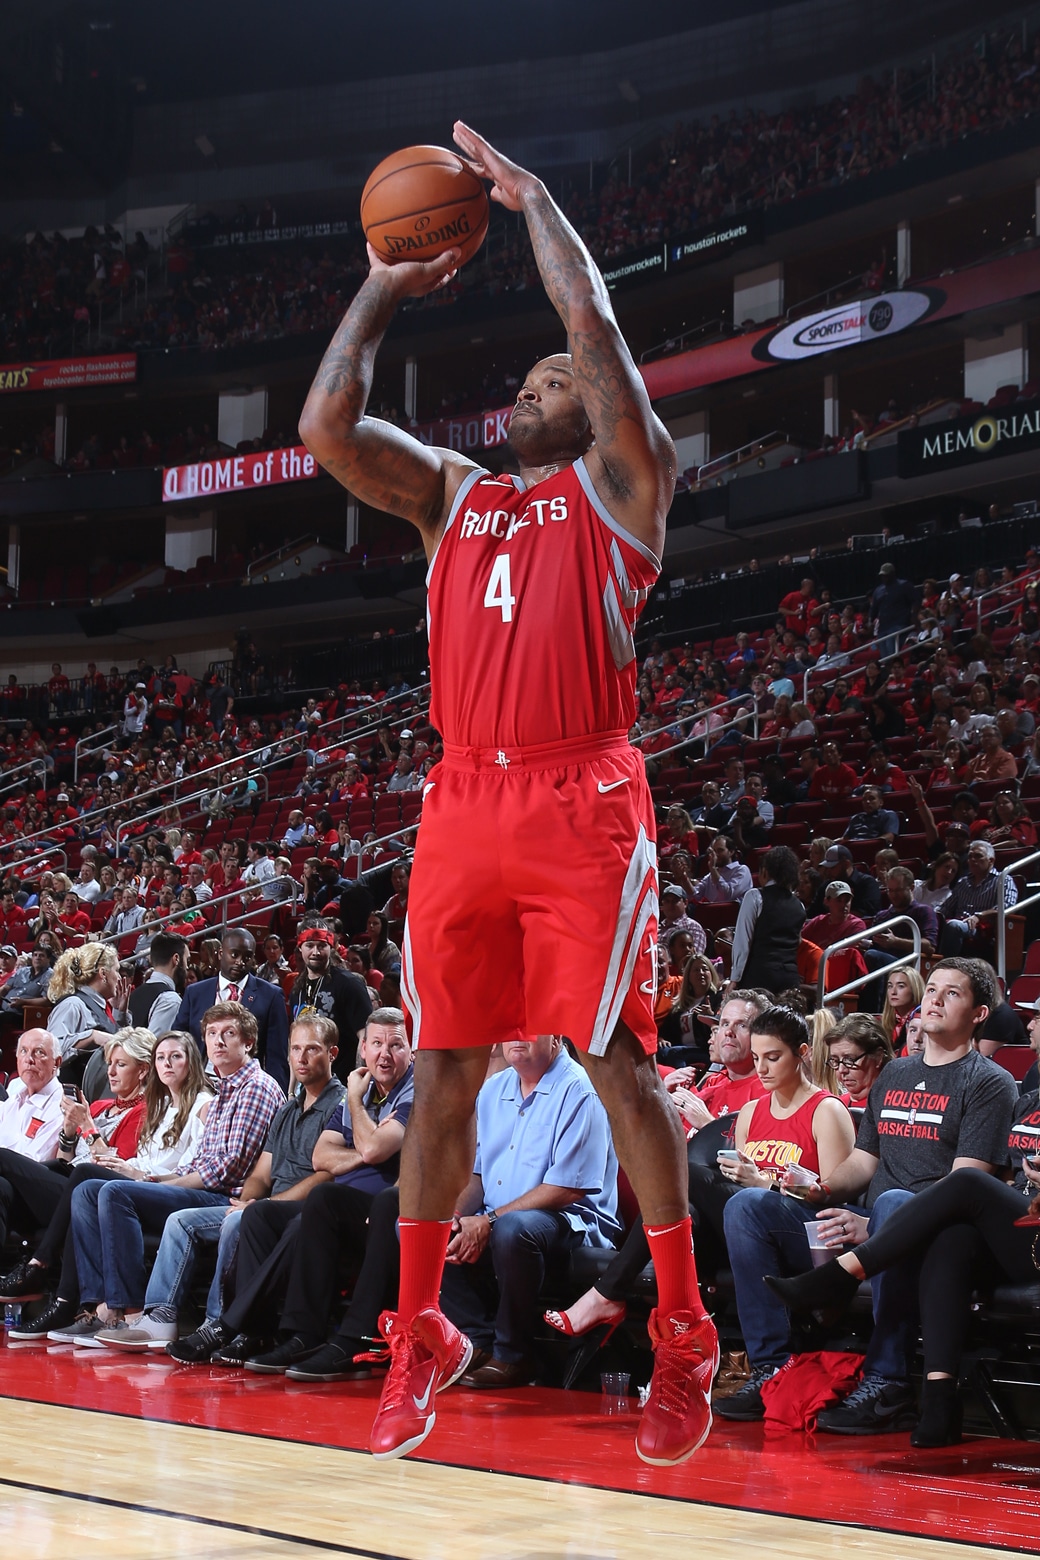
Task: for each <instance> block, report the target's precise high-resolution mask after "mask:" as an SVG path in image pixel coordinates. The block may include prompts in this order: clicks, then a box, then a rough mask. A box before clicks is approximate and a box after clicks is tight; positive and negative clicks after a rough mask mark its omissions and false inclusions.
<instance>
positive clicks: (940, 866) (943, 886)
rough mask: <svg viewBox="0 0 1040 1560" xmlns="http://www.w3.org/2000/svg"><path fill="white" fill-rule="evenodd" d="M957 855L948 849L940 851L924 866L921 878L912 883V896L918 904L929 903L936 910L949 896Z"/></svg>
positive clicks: (954, 874)
mask: <svg viewBox="0 0 1040 1560" xmlns="http://www.w3.org/2000/svg"><path fill="white" fill-rule="evenodd" d="M957 865H958V863H957V857H956V856H955V855H954V854H953V852H952V851H950V850H944V851H942V852H941V853H940V854H939V855H938V856H936V858H935V860H934V861H933V862H931V863H930V864H929V865H928V866H927V867H926V868H925V874H924V877H923V878H918V879H917V881H916V882H915V883H914V898H915V900H916V901H917V903H918V904H921V905H930V906H931V908H932V909H933V910H935V911H936V912H938V911H939V910H941V909H942V907H943V905H944V904H945V903H946V901H947V900H948V899H949V897H950V890H951V889H952V887H953V880H954V878H955V877H956V876H957Z"/></svg>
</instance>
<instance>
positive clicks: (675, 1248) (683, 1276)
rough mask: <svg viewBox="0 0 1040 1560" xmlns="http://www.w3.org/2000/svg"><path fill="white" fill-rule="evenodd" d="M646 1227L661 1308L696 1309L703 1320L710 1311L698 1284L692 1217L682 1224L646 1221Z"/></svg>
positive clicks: (696, 1312)
mask: <svg viewBox="0 0 1040 1560" xmlns="http://www.w3.org/2000/svg"><path fill="white" fill-rule="evenodd" d="M643 1228H644V1229H645V1230H646V1238H647V1241H648V1242H649V1245H650V1255H651V1257H652V1258H653V1261H654V1273H655V1274H656V1275H657V1309H658V1310H659V1311H692V1312H693V1314H694V1316H695V1317H696V1318H697V1319H698V1320H700V1318H701V1317H702V1316H706V1315H707V1312H706V1311H705V1309H704V1304H703V1301H702V1300H701V1292H700V1290H699V1289H698V1287H697V1268H696V1265H695V1263H694V1260H693V1229H692V1226H691V1223H690V1220H689V1218H685V1219H683V1220H682V1221H681V1223H679V1224H645V1225H644V1226H643Z"/></svg>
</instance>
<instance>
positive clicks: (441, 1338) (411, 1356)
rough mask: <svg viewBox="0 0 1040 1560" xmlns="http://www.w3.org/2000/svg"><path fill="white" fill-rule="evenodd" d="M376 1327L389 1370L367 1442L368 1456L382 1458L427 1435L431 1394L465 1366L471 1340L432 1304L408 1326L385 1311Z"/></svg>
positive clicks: (400, 1452)
mask: <svg viewBox="0 0 1040 1560" xmlns="http://www.w3.org/2000/svg"><path fill="white" fill-rule="evenodd" d="M379 1330H380V1332H381V1333H382V1334H383V1336H384V1337H385V1338H386V1339H388V1341H389V1343H390V1370H389V1372H388V1374H387V1378H386V1380H385V1382H384V1383H383V1394H382V1397H381V1398H380V1400H379V1407H378V1409H377V1410H376V1417H375V1420H374V1422H373V1425H372V1434H371V1436H370V1438H369V1445H370V1446H371V1449H372V1455H373V1457H375V1458H376V1459H377V1461H380V1462H385V1461H388V1460H389V1459H390V1458H392V1457H404V1456H405V1455H406V1453H408V1452H414V1451H415V1449H416V1447H417V1446H421V1445H422V1443H423V1442H424V1441H425V1440H426V1437H427V1436H428V1435H429V1433H430V1431H431V1430H432V1429H433V1427H434V1424H435V1423H436V1420H437V1411H436V1409H435V1407H434V1398H435V1397H436V1395H437V1393H438V1392H443V1390H444V1388H445V1387H450V1386H451V1384H452V1382H453V1381H458V1379H459V1377H460V1376H461V1375H463V1374H464V1373H465V1371H466V1370H467V1369H468V1367H469V1362H470V1360H471V1359H472V1358H473V1345H472V1343H471V1342H470V1341H469V1339H468V1338H467V1337H466V1335H465V1333H462V1332H460V1331H459V1329H458V1328H457V1327H456V1326H454V1325H453V1323H451V1322H449V1320H448V1318H447V1317H446V1316H445V1315H444V1314H443V1313H442V1312H441V1311H437V1310H434V1309H433V1307H432V1306H431V1307H430V1308H429V1309H427V1310H425V1311H420V1312H419V1313H418V1315H417V1316H416V1317H414V1319H413V1320H412V1321H411V1322H410V1323H409V1324H408V1325H407V1326H402V1325H401V1322H400V1320H399V1318H398V1317H397V1315H396V1314H395V1313H394V1312H393V1311H384V1312H383V1314H382V1316H381V1317H380V1318H379Z"/></svg>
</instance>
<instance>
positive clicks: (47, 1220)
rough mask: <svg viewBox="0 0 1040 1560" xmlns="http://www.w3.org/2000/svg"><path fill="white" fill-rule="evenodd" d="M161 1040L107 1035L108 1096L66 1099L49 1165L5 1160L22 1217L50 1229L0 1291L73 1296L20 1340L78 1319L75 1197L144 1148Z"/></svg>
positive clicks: (141, 1032)
mask: <svg viewBox="0 0 1040 1560" xmlns="http://www.w3.org/2000/svg"><path fill="white" fill-rule="evenodd" d="M154 1049H155V1036H154V1035H153V1034H152V1033H151V1031H150V1030H148V1029H121V1030H120V1031H119V1032H118V1033H117V1034H115V1035H106V1036H105V1045H104V1055H105V1062H106V1068H107V1072H108V1089H107V1098H105V1099H100V1100H96V1101H95V1102H94V1104H93V1105H88V1104H87V1103H86V1101H85V1100H84V1099H83V1097H82V1094H79V1096H78V1098H75V1099H73V1098H70V1097H68V1096H67V1095H66V1096H65V1097H64V1098H63V1099H62V1101H61V1111H62V1117H63V1121H62V1129H61V1133H60V1135H59V1137H58V1149H57V1154H56V1156H55V1158H54V1159H53V1160H51V1161H50V1162H49V1163H47V1164H43V1165H38V1164H37V1163H36V1162H35V1160H31V1159H28V1158H27V1157H26V1156H24V1155H11V1156H9V1157H10V1158H11V1159H16V1160H23V1159H24V1164H17V1165H12V1164H10V1163H7V1162H6V1161H5V1165H4V1170H5V1174H6V1175H7V1177H8V1178H9V1179H11V1180H12V1181H13V1183H14V1186H15V1188H16V1191H17V1193H18V1196H19V1199H20V1202H21V1205H22V1208H23V1210H24V1214H23V1216H27V1215H28V1214H31V1216H32V1219H33V1221H34V1223H35V1226H36V1227H37V1228H42V1229H44V1230H45V1234H44V1236H43V1239H42V1241H41V1243H40V1246H39V1248H38V1250H37V1251H36V1254H35V1256H33V1257H32V1258H31V1259H30V1260H29V1261H27V1262H26V1261H23V1262H20V1263H18V1265H17V1266H16V1267H15V1268H13V1269H12V1270H11V1271H10V1272H9V1273H6V1274H4V1276H3V1278H2V1279H0V1288H2V1290H3V1293H4V1294H5V1295H8V1296H10V1298H11V1299H12V1300H35V1299H39V1297H40V1296H41V1294H43V1293H44V1292H45V1291H46V1290H48V1289H51V1288H53V1287H54V1285H55V1283H56V1282H58V1270H59V1264H60V1267H61V1273H62V1281H61V1282H60V1283H59V1293H61V1294H62V1295H63V1296H68V1295H71V1296H72V1297H73V1299H72V1300H71V1301H70V1300H66V1299H64V1298H63V1299H62V1300H61V1301H60V1302H59V1301H58V1300H57V1299H56V1300H55V1302H54V1303H52V1304H51V1305H49V1306H47V1307H46V1309H45V1311H44V1312H43V1315H42V1316H41V1317H40V1318H39V1323H42V1322H43V1320H44V1318H47V1325H46V1326H41V1325H39V1323H38V1322H36V1321H34V1322H30V1323H28V1324H26V1326H25V1327H24V1328H21V1329H20V1334H19V1335H20V1336H21V1337H28V1338H37V1337H42V1336H45V1335H46V1333H47V1332H48V1331H49V1330H50V1328H52V1327H58V1326H63V1325H65V1324H66V1323H68V1322H71V1321H72V1319H73V1317H74V1316H75V1314H76V1307H75V1303H74V1299H75V1296H76V1295H77V1294H78V1292H79V1291H78V1287H77V1283H76V1276H75V1275H76V1263H75V1253H74V1250H73V1246H72V1241H71V1238H70V1235H69V1226H70V1220H71V1213H70V1210H71V1206H72V1193H73V1191H74V1190H75V1188H76V1187H77V1186H78V1185H79V1184H80V1183H81V1182H82V1181H85V1180H88V1181H89V1180H97V1179H101V1180H109V1179H111V1177H112V1175H113V1174H114V1173H115V1172H114V1171H113V1170H111V1169H110V1168H109V1164H110V1162H111V1161H113V1160H120V1161H127V1160H129V1159H130V1158H131V1157H132V1156H133V1155H134V1154H135V1153H137V1151H138V1144H139V1141H140V1136H141V1127H142V1124H143V1122H144V1119H145V1109H146V1106H145V1095H144V1087H145V1078H146V1077H147V1075H148V1070H149V1067H150V1066H151V1060H152V1052H153V1050H154Z"/></svg>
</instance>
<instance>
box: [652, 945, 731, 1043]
mask: <svg viewBox="0 0 1040 1560" xmlns="http://www.w3.org/2000/svg"><path fill="white" fill-rule="evenodd" d="M721 984H722V983H721V981H720V979H719V973H718V970H716V968H715V966H714V964H712V962H711V960H710V959H709V958H708V956H707V954H705V953H692V954H691V955H690V957H689V958H688V959H687V961H686V963H685V964H684V965H683V972H682V984H681V985H680V987H679V990H678V991H677V993H676V995H675V999H674V1001H673V1002H672V1007H671V1011H670V1012H669V1013H666V1014H665V1016H664V1017H663V1018H662V1019H661V1020H660V1022H659V1023H658V1036H659V1038H660V1042H661V1046H660V1048H659V1054H660V1051H663V1050H667V1052H668V1055H667V1056H665V1055H661V1056H660V1059H661V1061H662V1062H665V1064H666V1065H668V1066H671V1067H684V1066H687V1065H688V1064H690V1063H693V1065H697V1063H701V1064H704V1065H706V1064H707V1062H708V1060H709V1053H708V1041H709V1039H710V1038H711V1032H712V1030H713V1028H714V1026H715V1010H716V1008H717V1007H718V992H719V989H720V987H721ZM676 1048H678V1049H679V1050H681V1051H684V1052H685V1051H687V1050H692V1051H693V1052H694V1053H695V1054H694V1055H693V1056H689V1057H688V1056H685V1055H684V1056H677V1055H675V1054H673V1053H674V1052H675V1050H676Z"/></svg>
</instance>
